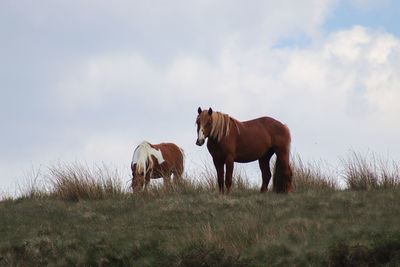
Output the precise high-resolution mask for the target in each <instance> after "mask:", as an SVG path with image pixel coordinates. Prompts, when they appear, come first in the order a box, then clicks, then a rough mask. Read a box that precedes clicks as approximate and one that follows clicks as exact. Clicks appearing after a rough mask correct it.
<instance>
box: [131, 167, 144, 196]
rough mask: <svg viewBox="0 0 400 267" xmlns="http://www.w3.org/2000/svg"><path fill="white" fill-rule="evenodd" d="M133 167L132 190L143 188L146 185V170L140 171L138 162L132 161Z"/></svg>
mask: <svg viewBox="0 0 400 267" xmlns="http://www.w3.org/2000/svg"><path fill="white" fill-rule="evenodd" d="M131 169H132V190H133V191H135V190H136V189H139V190H140V189H142V188H143V185H144V179H145V174H144V171H143V170H142V171H140V170H139V168H137V164H136V163H132V165H131Z"/></svg>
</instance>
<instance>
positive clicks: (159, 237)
mask: <svg viewBox="0 0 400 267" xmlns="http://www.w3.org/2000/svg"><path fill="white" fill-rule="evenodd" d="M398 203H400V191H399V190H397V189H392V190H390V189H385V190H370V191H332V192H329V193H327V192H323V191H320V192H318V191H308V192H302V193H296V194H290V195H277V194H273V193H268V194H267V195H261V194H259V193H256V192H254V191H251V190H249V191H236V192H235V193H234V194H233V195H232V196H231V197H226V196H220V195H218V194H217V193H211V192H195V191H194V192H188V191H186V192H178V191H176V192H172V193H169V194H167V195H163V197H162V198H160V197H159V196H158V195H155V194H149V193H145V194H143V195H138V196H135V197H132V198H130V199H120V198H116V199H103V200H95V201H91V200H87V201H78V202H71V201H62V200H51V199H41V200H35V201H32V200H29V199H21V200H17V201H3V202H1V203H0V232H1V238H0V264H4V265H10V266H16V265H25V264H29V265H36V266H40V265H50V266H63V265H81V266H82V265H87V266H99V265H103V264H104V265H107V264H112V265H125V266H128V265H139V266H156V265H172V266H200V265H202V264H203V265H202V266H223V265H225V266H235V265H237V266H242V265H255V266H257V265H259V266H263V265H264V266H265V264H268V265H282V266H288V265H289V266H306V265H308V264H310V263H312V264H313V265H317V266H318V265H319V266H327V265H331V266H339V265H343V264H350V263H351V264H356V265H360V264H361V265H363V264H364V265H365V264H383V263H392V264H394V263H399V262H400V219H399V218H400V217H399V216H398V214H400V205H398Z"/></svg>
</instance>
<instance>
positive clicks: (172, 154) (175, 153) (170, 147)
mask: <svg viewBox="0 0 400 267" xmlns="http://www.w3.org/2000/svg"><path fill="white" fill-rule="evenodd" d="M153 147H154V148H155V149H160V150H161V154H162V155H163V158H164V160H165V161H166V163H167V164H168V165H169V167H170V168H178V169H182V171H183V157H184V154H183V150H182V149H181V148H180V147H179V146H177V145H176V144H174V143H161V144H157V145H153Z"/></svg>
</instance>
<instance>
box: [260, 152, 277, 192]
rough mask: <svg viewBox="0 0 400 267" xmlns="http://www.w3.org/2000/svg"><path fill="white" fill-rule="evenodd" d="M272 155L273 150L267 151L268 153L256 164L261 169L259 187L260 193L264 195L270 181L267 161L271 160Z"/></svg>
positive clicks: (269, 169)
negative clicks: (260, 183)
mask: <svg viewBox="0 0 400 267" xmlns="http://www.w3.org/2000/svg"><path fill="white" fill-rule="evenodd" d="M273 154H274V151H273V150H270V151H268V153H267V154H266V155H265V156H264V157H262V158H260V159H259V160H258V164H259V165H260V169H261V176H262V180H263V181H262V185H261V193H266V192H267V191H268V184H269V181H270V180H271V168H270V166H269V161H270V160H271V157H272V155H273Z"/></svg>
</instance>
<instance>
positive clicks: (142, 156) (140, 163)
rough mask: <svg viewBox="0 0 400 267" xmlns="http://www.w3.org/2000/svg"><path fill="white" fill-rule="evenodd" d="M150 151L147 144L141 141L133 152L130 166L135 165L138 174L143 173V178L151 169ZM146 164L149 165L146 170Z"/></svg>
mask: <svg viewBox="0 0 400 267" xmlns="http://www.w3.org/2000/svg"><path fill="white" fill-rule="evenodd" d="M152 149H153V148H152V147H151V146H150V143H149V142H146V141H143V142H142V143H140V145H138V146H137V147H136V149H135V151H134V152H133V157H132V164H134V163H136V169H137V170H138V171H139V172H143V173H144V176H146V173H147V171H148V170H150V169H151V168H152V167H153V159H152V158H151V155H152V153H151V152H152ZM147 162H148V164H149V168H148V169H147V168H146V165H147Z"/></svg>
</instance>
